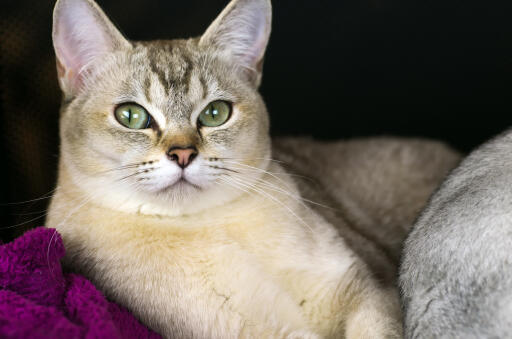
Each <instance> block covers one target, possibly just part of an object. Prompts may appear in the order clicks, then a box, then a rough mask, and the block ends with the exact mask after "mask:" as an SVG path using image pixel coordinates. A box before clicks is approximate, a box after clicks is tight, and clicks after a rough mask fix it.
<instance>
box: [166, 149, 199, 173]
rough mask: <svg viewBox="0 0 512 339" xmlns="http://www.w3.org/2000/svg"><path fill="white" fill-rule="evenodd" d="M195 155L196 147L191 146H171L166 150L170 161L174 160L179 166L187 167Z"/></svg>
mask: <svg viewBox="0 0 512 339" xmlns="http://www.w3.org/2000/svg"><path fill="white" fill-rule="evenodd" d="M196 156H197V149H196V148H195V147H193V146H187V147H171V148H170V149H169V150H168V151H167V157H168V158H169V159H171V161H176V163H177V164H178V166H180V167H181V168H185V167H187V166H188V165H189V164H190V163H191V162H192V160H194V158H195V157H196Z"/></svg>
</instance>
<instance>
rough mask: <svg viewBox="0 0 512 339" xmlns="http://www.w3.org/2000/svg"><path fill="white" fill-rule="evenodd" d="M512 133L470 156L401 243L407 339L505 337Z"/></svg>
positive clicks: (510, 298) (510, 268)
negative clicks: (403, 246)
mask: <svg viewBox="0 0 512 339" xmlns="http://www.w3.org/2000/svg"><path fill="white" fill-rule="evenodd" d="M511 151H512V131H508V132H506V133H504V134H503V135H501V136H499V137H497V138H495V139H493V140H491V141H490V142H488V143H486V144H485V145H483V146H481V147H480V148H478V149H477V150H475V151H474V152H473V153H472V154H471V155H469V156H468V157H467V158H466V159H465V160H464V161H463V162H462V164H461V165H460V166H459V167H458V168H457V169H456V170H455V171H453V173H452V174H451V175H450V176H449V178H448V179H447V180H446V181H445V182H444V183H443V185H442V187H441V189H440V190H439V191H438V192H437V193H436V194H435V195H434V197H433V198H432V201H431V202H430V204H429V206H428V207H427V208H426V210H425V212H423V213H422V216H421V218H420V219H419V220H418V222H417V223H416V225H415V226H414V229H413V231H412V232H411V234H410V236H409V237H408V238H407V241H406V244H405V250H404V257H403V262H402V265H401V270H400V271H401V272H400V285H401V288H402V293H403V304H404V309H405V329H406V334H407V337H408V338H464V339H466V338H467V339H472V338H475V339H476V338H510V336H511V334H512V254H511V253H512V252H511V249H510V245H511V243H512V242H511V239H512V228H511V224H512V209H511V206H512V194H511V193H510V189H511V187H512V172H511V166H512V152H511Z"/></svg>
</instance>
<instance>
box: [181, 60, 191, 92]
mask: <svg viewBox="0 0 512 339" xmlns="http://www.w3.org/2000/svg"><path fill="white" fill-rule="evenodd" d="M182 59H183V63H184V68H185V70H184V74H183V77H182V79H181V81H182V82H183V84H184V86H185V87H184V92H185V93H188V92H189V89H190V81H191V77H192V68H193V64H192V60H191V59H190V58H189V57H188V56H187V55H185V54H183V55H182Z"/></svg>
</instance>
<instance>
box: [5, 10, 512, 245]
mask: <svg viewBox="0 0 512 339" xmlns="http://www.w3.org/2000/svg"><path fill="white" fill-rule="evenodd" d="M227 2H228V1H227V0H187V1H178V0H159V1H156V0H152V1H149V0H146V1H143V0H130V1H113V0H101V1H98V3H99V4H100V5H101V7H103V8H104V10H105V11H106V12H107V14H108V15H109V16H110V17H111V19H112V20H113V22H114V23H115V24H116V25H117V26H118V27H119V28H120V30H121V31H122V32H123V33H124V34H125V35H126V36H127V37H128V38H129V39H132V40H150V39H172V38H185V37H189V36H197V35H200V34H201V33H202V32H203V31H204V30H205V29H206V28H207V27H208V25H209V24H210V22H211V21H212V20H213V19H214V18H215V17H216V15H217V14H218V13H219V12H220V11H221V9H222V8H223V7H224V6H225V5H226V4H227ZM2 5H3V6H2V7H3V9H4V10H5V12H3V14H2V19H1V20H2V22H0V37H1V38H2V39H1V40H0V41H1V42H2V46H1V48H2V50H1V55H0V60H1V63H0V67H1V68H0V71H1V79H2V82H1V84H2V86H1V87H0V89H1V94H2V101H1V102H0V103H1V105H0V108H1V109H2V112H1V113H2V120H3V123H2V126H1V130H0V131H1V132H2V139H1V141H2V143H1V146H0V147H2V149H1V150H2V154H3V155H4V156H3V160H4V161H3V166H2V168H3V169H4V172H5V174H4V184H2V188H3V190H2V194H3V196H2V197H0V200H1V201H0V202H5V203H14V202H20V201H24V200H28V199H33V198H37V197H39V196H41V195H43V194H45V193H46V192H48V191H49V190H51V189H52V187H53V185H54V180H55V170H56V161H57V158H56V154H58V148H57V147H58V138H57V124H58V113H57V112H58V105H59V99H60V93H59V91H58V87H57V83H56V80H55V70H54V56H53V51H52V49H51V9H52V7H53V2H52V1H46V0H38V1H28V0H23V1H10V0H7V1H5V0H4V2H3V4H2ZM273 5H274V20H273V33H272V37H271V40H270V45H269V48H268V51H267V56H266V60H265V67H264V77H263V85H262V88H261V91H262V94H263V96H264V98H265V100H266V102H267V105H268V108H269V112H270V116H271V121H272V134H273V135H290V134H292V135H312V136H314V137H316V138H320V139H340V138H352V137H358V136H372V135H400V136H421V137H428V138H435V139H441V140H444V141H446V142H447V143H449V144H450V145H452V146H454V147H455V148H457V149H459V150H461V151H464V152H467V151H469V150H471V149H472V148H474V147H475V146H477V145H478V144H480V143H482V142H483V141H484V140H486V139H488V138H489V137H491V136H492V135H495V134H497V133H498V132H500V131H502V130H504V129H506V128H507V127H508V126H509V125H510V121H511V118H510V112H512V110H511V108H512V104H511V102H510V99H509V98H510V95H509V93H511V90H512V83H511V81H512V77H511V72H512V24H511V22H512V1H500V2H492V1H483V0H482V1H475V0H466V1H455V0H431V1H428V0H424V1H414V0H412V1H411V0H407V1H406V0H358V1H355V0H347V1H334V0H323V1H320V0H318V1H304V0H274V1H273ZM4 13H5V14H4ZM45 202H46V200H42V201H41V202H40V203H39V204H36V206H38V207H37V209H36V211H38V210H40V211H44V208H45ZM20 208H22V209H23V210H29V211H31V210H32V209H34V207H33V206H29V207H27V206H25V205H5V204H4V205H2V213H3V215H4V218H3V219H2V220H3V222H4V225H5V226H4V228H5V227H9V226H13V225H16V224H18V223H20V222H24V221H26V220H28V219H32V218H33V217H38V216H40V218H39V219H36V220H34V221H31V222H28V223H26V225H28V226H34V225H42V224H43V215H44V212H41V213H40V214H33V215H28V216H27V215H23V216H19V215H15V214H19V213H18V210H19V209H20ZM29 213H32V212H29ZM19 229H21V228H20V227H18V226H15V227H11V228H9V230H19ZM11 235H12V232H11V233H9V232H8V233H5V232H4V233H3V236H4V238H5V239H7V238H9V236H11Z"/></svg>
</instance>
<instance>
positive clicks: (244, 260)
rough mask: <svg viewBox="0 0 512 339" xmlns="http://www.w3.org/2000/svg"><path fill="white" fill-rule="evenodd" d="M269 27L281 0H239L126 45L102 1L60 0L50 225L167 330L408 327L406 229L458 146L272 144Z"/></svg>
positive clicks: (355, 334) (350, 332)
mask: <svg viewBox="0 0 512 339" xmlns="http://www.w3.org/2000/svg"><path fill="white" fill-rule="evenodd" d="M82 26H83V27H82ZM84 27H85V28H87V29H84ZM269 32H270V2H269V1H267V0H235V1H233V2H232V3H231V4H230V5H229V6H228V7H227V8H226V9H225V10H224V12H223V13H222V14H221V16H220V17H219V18H218V19H217V20H216V21H215V22H214V23H213V24H212V26H210V28H209V29H208V30H207V32H206V33H205V35H203V36H202V37H201V38H200V39H191V40H177V41H170V42H167V41H157V42H147V43H132V42H128V41H127V40H125V39H124V38H123V37H122V36H121V35H120V34H119V33H118V32H117V31H116V30H115V28H114V27H113V26H112V25H111V24H110V23H109V22H108V19H107V18H106V17H105V16H104V14H103V13H102V12H101V10H100V9H99V8H98V7H97V5H96V4H94V3H93V2H91V1H88V0H60V1H59V2H58V3H57V5H56V10H55V16H54V45H55V49H56V53H57V58H58V65H59V76H60V78H59V80H60V83H61V87H62V88H63V91H64V94H65V101H64V104H63V108H62V116H61V141H62V143H61V157H60V166H59V179H58V185H57V190H56V193H55V195H54V197H53V199H52V203H51V208H50V211H49V215H48V219H47V225H48V226H49V227H55V228H56V229H57V230H58V231H59V232H60V233H61V234H62V236H63V239H64V243H65V245H66V248H67V255H66V261H67V264H68V265H69V266H70V267H72V268H73V269H74V270H77V271H79V272H82V273H83V274H85V275H86V276H87V277H89V278H90V279H91V280H92V281H93V282H94V283H95V284H96V285H97V286H98V287H100V288H101V289H102V291H104V293H106V295H107V296H109V297H110V298H112V299H113V300H115V301H117V302H119V303H121V304H123V305H125V306H127V307H128V308H129V309H130V310H131V311H133V312H134V313H135V314H136V315H137V316H138V317H139V318H140V319H141V320H142V321H144V323H146V324H148V325H149V326H150V327H151V328H153V329H155V330H157V331H159V332H160V333H162V334H163V335H164V336H166V337H176V338H238V337H244V338H266V337H272V338H273V337H275V338H279V337H290V338H294V337H295V338H308V337H309V338H317V337H331V338H343V337H347V338H397V337H400V336H401V323H400V312H399V307H398V297H397V294H396V288H395V283H394V276H395V274H396V260H397V257H398V252H399V248H400V243H401V241H402V239H403V238H404V237H405V234H406V232H407V230H408V228H409V227H410V225H411V224H412V222H413V220H414V218H415V216H416V214H417V213H419V211H420V209H421V208H422V206H423V205H424V204H425V203H426V201H427V199H428V197H429V195H430V194H431V192H432V191H433V190H434V189H435V187H436V186H437V185H438V183H439V182H440V181H441V180H442V178H443V176H444V175H445V174H446V173H447V172H448V170H449V169H450V168H451V167H453V166H454V165H455V164H456V162H457V160H458V155H457V154H456V153H455V152H453V151H451V150H449V149H448V148H446V147H445V146H443V145H442V144H439V143H435V142H428V141H421V140H406V139H385V138H381V139H373V140H361V141H353V142H339V143H330V144H322V143H315V142H313V141H311V140H307V139H287V140H281V141H276V142H275V144H274V147H273V148H272V147H271V143H270V138H269V136H268V118H267V112H266V109H265V106H264V103H263V101H262V99H261V97H260V96H259V94H258V92H257V87H258V85H259V82H260V79H261V66H262V58H263V51H264V48H265V45H266V41H267V39H268V34H269ZM204 107H207V108H205V109H203V108H204ZM227 108H230V113H229V115H222V110H227ZM214 111H215V113H212V112H214ZM134 112H135V113H134ZM148 114H149V115H150V116H151V119H150V118H147V117H148ZM213 114H215V118H213ZM141 117H145V119H143V120H140V119H142V118H141ZM116 120H117V121H116ZM141 121H142V123H141ZM271 158H273V159H271ZM276 160H277V161H276ZM279 161H283V162H284V163H283V164H282V163H281V162H279ZM283 167H285V168H288V169H289V170H290V171H291V173H296V174H299V175H301V176H299V177H293V174H289V172H287V171H286V170H285V168H283ZM302 176H305V177H307V178H311V179H313V180H312V181H309V180H310V179H305V178H303V177H302ZM303 198H305V199H311V200H313V201H315V202H316V203H321V204H325V205H327V207H325V206H318V205H315V204H314V203H311V202H309V201H305V200H303Z"/></svg>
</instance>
